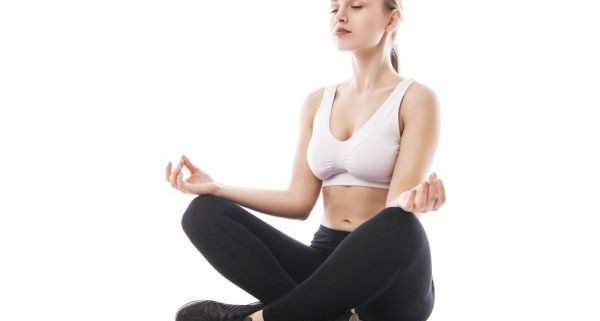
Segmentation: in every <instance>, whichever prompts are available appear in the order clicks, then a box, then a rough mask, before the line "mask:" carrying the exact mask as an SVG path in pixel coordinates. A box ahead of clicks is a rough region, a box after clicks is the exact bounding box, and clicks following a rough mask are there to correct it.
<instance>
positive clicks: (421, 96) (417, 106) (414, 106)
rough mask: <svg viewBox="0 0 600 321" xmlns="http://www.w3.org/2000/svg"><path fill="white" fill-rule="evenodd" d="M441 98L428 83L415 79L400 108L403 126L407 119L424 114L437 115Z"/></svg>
mask: <svg viewBox="0 0 600 321" xmlns="http://www.w3.org/2000/svg"><path fill="white" fill-rule="evenodd" d="M438 109H439V99H438V96H437V94H436V93H435V91H434V90H433V89H432V88H431V87H429V86H428V85H425V84H423V83H422V82H420V81H417V80H415V81H414V82H413V83H412V84H411V85H410V86H409V87H408V89H407V90H406V93H405V94H404V98H403V99H402V108H401V109H400V119H401V126H400V127H401V128H404V124H405V123H406V121H407V120H409V119H411V118H415V117H422V116H424V115H430V116H433V115H437V112H438Z"/></svg>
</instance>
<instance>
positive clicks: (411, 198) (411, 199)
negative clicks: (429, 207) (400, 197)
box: [405, 188, 417, 212]
mask: <svg viewBox="0 0 600 321" xmlns="http://www.w3.org/2000/svg"><path fill="white" fill-rule="evenodd" d="M416 195H417V190H416V188H413V189H411V190H410V195H408V201H407V202H406V208H405V210H406V211H408V212H414V210H415V196H416Z"/></svg>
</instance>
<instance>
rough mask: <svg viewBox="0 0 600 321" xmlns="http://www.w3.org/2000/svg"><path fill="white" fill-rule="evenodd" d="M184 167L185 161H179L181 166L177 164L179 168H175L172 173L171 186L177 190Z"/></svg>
mask: <svg viewBox="0 0 600 321" xmlns="http://www.w3.org/2000/svg"><path fill="white" fill-rule="evenodd" d="M182 167H183V161H179V164H177V167H175V170H174V171H173V172H172V173H171V186H172V187H173V188H177V175H179V172H180V171H181V168H182Z"/></svg>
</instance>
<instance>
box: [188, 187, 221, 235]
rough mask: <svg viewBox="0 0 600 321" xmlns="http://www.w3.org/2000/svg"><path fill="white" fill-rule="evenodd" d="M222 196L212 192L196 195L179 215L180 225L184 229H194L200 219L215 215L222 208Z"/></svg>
mask: <svg viewBox="0 0 600 321" xmlns="http://www.w3.org/2000/svg"><path fill="white" fill-rule="evenodd" d="M222 201H223V200H222V198H219V197H218V196H215V195H212V194H202V195H198V196H196V197H195V198H194V199H192V201H191V202H190V204H189V205H188V207H187V208H186V210H185V212H184V213H183V216H182V217H181V227H182V228H183V230H184V231H186V232H187V231H190V230H196V229H197V228H198V226H201V225H202V224H199V223H200V222H201V221H202V220H204V219H206V218H209V217H216V216H217V215H218V213H219V212H220V209H221V208H222V203H221V202H222Z"/></svg>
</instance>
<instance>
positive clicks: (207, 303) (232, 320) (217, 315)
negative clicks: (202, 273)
mask: <svg viewBox="0 0 600 321" xmlns="http://www.w3.org/2000/svg"><path fill="white" fill-rule="evenodd" d="M262 308H263V304H262V302H260V301H257V302H253V303H250V304H227V303H221V302H218V301H213V300H195V301H191V302H188V303H186V304H185V305H183V306H182V307H181V308H179V310H178V311H177V314H176V316H175V320H176V321H200V320H201V321H251V319H250V317H249V314H251V313H254V312H256V311H258V310H260V309H262Z"/></svg>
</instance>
